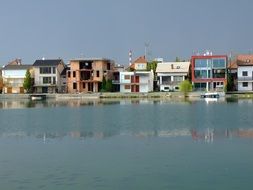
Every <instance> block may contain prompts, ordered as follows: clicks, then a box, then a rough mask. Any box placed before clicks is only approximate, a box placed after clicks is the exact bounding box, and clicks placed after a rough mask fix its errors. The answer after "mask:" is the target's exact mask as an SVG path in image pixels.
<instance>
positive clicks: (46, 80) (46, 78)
mask: <svg viewBox="0 0 253 190" xmlns="http://www.w3.org/2000/svg"><path fill="white" fill-rule="evenodd" d="M51 82H52V81H51V77H43V84H51Z"/></svg>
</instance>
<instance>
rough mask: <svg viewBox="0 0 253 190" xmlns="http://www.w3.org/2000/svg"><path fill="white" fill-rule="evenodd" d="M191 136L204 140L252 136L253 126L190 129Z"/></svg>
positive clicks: (195, 139) (194, 138)
mask: <svg viewBox="0 0 253 190" xmlns="http://www.w3.org/2000/svg"><path fill="white" fill-rule="evenodd" d="M191 136H192V139H193V140H194V141H199V140H203V141H205V142H213V141H214V139H226V138H233V137H239V138H253V128H249V129H240V128H238V129H209V128H207V129H205V130H204V131H203V130H200V131H197V130H196V129H191Z"/></svg>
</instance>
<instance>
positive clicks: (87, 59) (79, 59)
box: [70, 57, 113, 61]
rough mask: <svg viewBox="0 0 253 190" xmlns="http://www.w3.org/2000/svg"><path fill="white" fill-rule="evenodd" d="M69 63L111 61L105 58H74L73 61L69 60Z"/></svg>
mask: <svg viewBox="0 0 253 190" xmlns="http://www.w3.org/2000/svg"><path fill="white" fill-rule="evenodd" d="M70 61H113V60H111V59H107V58H95V57H93V58H92V57H90V58H75V59H71V60H70Z"/></svg>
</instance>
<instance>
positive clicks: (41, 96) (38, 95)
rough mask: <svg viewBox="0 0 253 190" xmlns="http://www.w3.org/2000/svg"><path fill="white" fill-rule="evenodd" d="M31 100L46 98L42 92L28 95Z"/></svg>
mask: <svg viewBox="0 0 253 190" xmlns="http://www.w3.org/2000/svg"><path fill="white" fill-rule="evenodd" d="M30 98H31V100H44V99H46V95H43V94H34V95H31V96H30Z"/></svg>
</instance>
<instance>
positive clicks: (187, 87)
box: [180, 80, 192, 97]
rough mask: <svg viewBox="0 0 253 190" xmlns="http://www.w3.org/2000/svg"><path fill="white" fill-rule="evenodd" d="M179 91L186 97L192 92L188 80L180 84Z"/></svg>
mask: <svg viewBox="0 0 253 190" xmlns="http://www.w3.org/2000/svg"><path fill="white" fill-rule="evenodd" d="M180 91H181V92H183V93H184V96H185V97H186V96H187V94H188V93H189V92H191V91H192V84H191V82H190V81H189V80H184V81H182V82H181V83H180Z"/></svg>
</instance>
